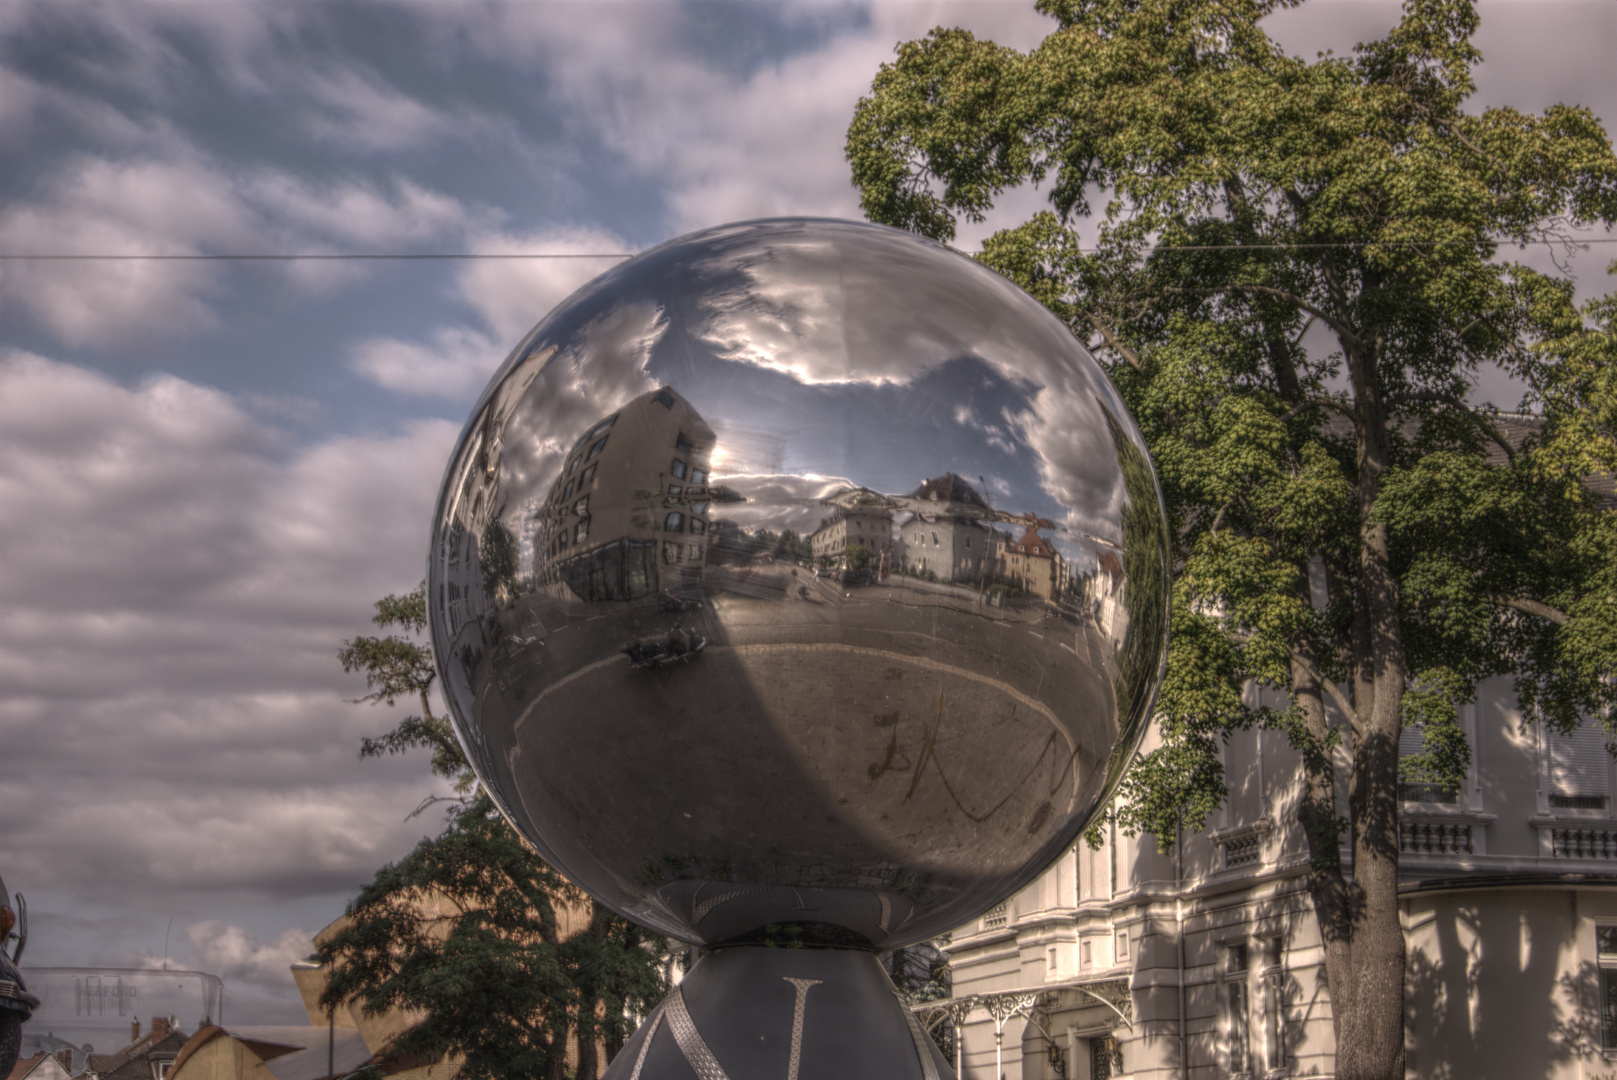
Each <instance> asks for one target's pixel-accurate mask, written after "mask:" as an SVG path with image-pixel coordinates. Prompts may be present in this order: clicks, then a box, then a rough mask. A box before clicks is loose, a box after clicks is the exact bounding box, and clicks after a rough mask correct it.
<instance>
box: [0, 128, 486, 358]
mask: <svg viewBox="0 0 1617 1080" xmlns="http://www.w3.org/2000/svg"><path fill="white" fill-rule="evenodd" d="M474 217H475V215H474V214H473V213H472V212H471V211H469V210H467V209H466V208H464V207H463V206H461V204H460V203H458V202H457V201H456V200H454V199H451V198H449V197H447V196H444V195H440V194H436V193H434V192H430V191H427V190H425V189H424V188H422V187H420V186H419V185H415V184H412V183H409V182H398V183H386V184H384V183H373V182H365V181H355V180H350V181H344V182H341V183H316V182H314V181H311V180H308V179H306V178H302V177H298V176H296V175H293V174H291V173H289V172H286V171H283V170H279V169H249V170H240V169H231V168H227V167H225V166H224V165H222V164H220V163H218V162H214V161H210V160H207V159H205V158H203V157H201V156H199V155H197V154H195V153H193V152H190V151H189V150H187V149H186V148H184V147H183V146H177V147H175V148H174V153H173V154H171V155H169V156H166V157H161V158H159V157H153V156H143V157H139V158H127V159H118V158H110V157H95V156H90V157H84V158H80V159H78V160H75V161H72V162H70V163H68V164H65V165H64V166H63V167H62V168H61V169H60V170H59V172H58V175H57V176H56V177H55V180H54V182H53V183H52V184H51V185H50V186H49V188H48V190H47V193H46V194H44V195H42V196H41V197H39V198H36V199H34V200H32V201H20V202H17V203H14V204H13V205H11V206H9V207H7V208H6V209H4V210H3V211H0V250H4V251H6V252H7V253H12V254H55V255H83V256H91V255H169V256H195V255H205V254H221V253H229V254H234V253H248V254H287V253H305V252H314V253H319V252H327V251H375V250H397V249H398V247H399V246H400V245H406V244H409V243H412V242H424V241H430V240H433V239H435V238H441V237H446V236H453V235H455V234H456V233H458V232H460V231H462V230H463V229H464V228H465V227H466V226H467V225H469V224H470V223H471V222H472V221H473V219H474ZM278 268H279V269H280V271H281V272H282V273H283V274H286V275H287V276H288V277H289V279H290V280H292V281H294V282H296V283H302V284H304V285H305V286H308V287H322V286H329V285H331V284H333V283H335V282H336V281H338V280H342V279H350V280H351V279H352V278H353V277H354V276H355V275H356V274H358V273H360V272H361V271H359V270H357V269H356V268H355V267H354V266H345V267H342V268H341V269H337V268H335V267H333V266H332V265H331V264H327V263H310V264H303V263H289V264H278ZM334 271H335V272H336V275H337V276H334ZM231 273H232V269H231V268H230V266H229V264H223V263H208V262H197V261H179V262H152V261H113V260H108V261H99V260H94V259H91V260H82V261H66V262H63V261H55V262H52V261H29V262H7V263H4V264H0V295H3V296H4V297H5V299H6V301H7V303H8V304H10V305H13V306H15V307H17V308H20V309H22V310H23V311H26V312H28V313H29V314H31V315H32V316H33V317H34V319H36V320H37V321H38V322H39V323H40V324H42V325H43V326H44V327H45V328H46V329H47V330H49V331H50V332H51V333H52V334H54V335H55V336H56V338H57V339H58V340H60V341H62V342H63V343H65V344H67V345H71V346H75V347H82V346H89V347H92V348H97V349H108V348H112V347H114V346H120V345H126V344H128V343H130V342H131V341H152V340H172V339H176V338H182V337H185V336H187V335H189V334H192V333H195V332H198V331H201V330H206V329H209V328H212V327H214V326H216V325H217V324H218V322H219V316H218V314H217V305H219V304H220V303H222V302H224V301H225V300H227V299H229V298H231V295H232V290H231Z"/></svg>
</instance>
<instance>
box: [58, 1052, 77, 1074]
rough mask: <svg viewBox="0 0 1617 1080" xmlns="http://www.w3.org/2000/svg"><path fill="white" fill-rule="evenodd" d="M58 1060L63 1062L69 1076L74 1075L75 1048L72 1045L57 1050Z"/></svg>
mask: <svg viewBox="0 0 1617 1080" xmlns="http://www.w3.org/2000/svg"><path fill="white" fill-rule="evenodd" d="M56 1060H57V1061H60V1062H61V1063H62V1068H63V1069H65V1070H66V1071H67V1074H68V1075H69V1076H72V1075H73V1048H72V1047H71V1046H64V1047H62V1048H61V1049H60V1050H58V1051H56Z"/></svg>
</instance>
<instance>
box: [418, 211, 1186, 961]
mask: <svg viewBox="0 0 1617 1080" xmlns="http://www.w3.org/2000/svg"><path fill="white" fill-rule="evenodd" d="M1166 553H1167V527H1166V524H1165V518H1164V516H1163V512H1162V505H1161V500H1160V497H1159V494H1158V491H1157V487H1156V480H1155V477H1154V475H1153V473H1152V470H1151V465H1150V462H1149V460H1148V458H1147V456H1146V453H1145V449H1144V444H1143V442H1142V440H1141V438H1140V434H1139V431H1138V430H1137V429H1136V427H1135V425H1134V423H1133V421H1132V420H1131V419H1130V417H1129V415H1128V413H1127V411H1126V410H1125V409H1124V407H1123V405H1122V403H1121V401H1120V400H1119V398H1118V395H1117V393H1116V391H1115V390H1114V388H1113V387H1112V385H1111V384H1110V383H1109V382H1108V380H1107V379H1106V377H1105V375H1104V374H1103V373H1102V371H1101V369H1100V368H1099V366H1097V365H1096V363H1095V361H1094V359H1093V358H1091V357H1090V355H1089V354H1088V353H1087V352H1086V351H1085V350H1084V349H1083V347H1082V346H1081V345H1080V344H1079V343H1078V342H1077V341H1076V340H1075V339H1074V338H1073V336H1072V334H1071V333H1070V332H1069V331H1068V330H1067V328H1066V327H1065V326H1063V325H1062V323H1061V322H1060V321H1059V320H1057V319H1056V318H1055V317H1054V316H1052V315H1051V314H1050V313H1049V312H1048V311H1046V310H1045V309H1044V308H1043V307H1041V306H1040V305H1039V304H1038V303H1037V302H1036V301H1034V300H1033V299H1032V298H1031V297H1029V296H1028V295H1027V294H1026V293H1024V292H1022V291H1021V290H1020V289H1018V288H1016V287H1015V286H1014V285H1012V284H1011V283H1009V282H1008V281H1006V280H1005V279H1004V278H1002V277H1000V276H999V275H997V274H995V273H993V272H992V271H989V270H987V269H985V268H984V267H982V266H981V265H979V264H978V263H976V262H974V261H972V260H971V259H969V258H966V257H965V256H962V255H960V254H958V253H956V252H953V251H950V250H949V249H948V248H945V247H942V246H940V245H938V244H934V243H932V242H930V241H927V240H923V239H920V238H918V237H915V236H913V235H910V234H908V233H904V232H899V231H896V230H893V229H887V228H883V227H880V226H874V225H865V224H859V223H853V222H842V221H825V220H803V219H783V220H771V221H754V222H745V223H742V224H737V225H728V226H724V227H721V228H716V229H709V230H707V231H704V232H700V233H696V234H693V235H691V236H686V237H683V238H681V239H678V240H674V241H671V242H670V243H667V244H664V245H662V246H661V247H658V248H655V249H653V250H651V251H648V252H646V253H644V254H642V255H640V256H638V257H636V258H635V259H633V260H631V261H628V262H625V263H623V264H621V265H620V266H618V267H617V268H615V269H613V270H611V271H610V272H608V273H606V274H603V275H602V276H600V277H599V278H597V279H595V280H594V281H593V282H591V283H590V284H589V285H587V286H585V287H584V288H582V289H580V290H579V291H578V292H577V293H575V294H574V295H573V296H572V297H570V298H569V299H568V300H567V301H566V302H564V303H563V304H561V305H560V306H559V307H557V308H556V309H555V310H553V311H552V312H551V313H550V314H549V315H548V316H547V317H546V318H545V319H544V321H543V322H541V323H540V324H539V325H538V327H536V328H535V329H534V330H533V332H532V333H530V334H529V335H528V337H527V338H526V339H525V340H524V341H523V342H522V344H521V345H519V346H518V347H517V349H516V350H515V351H514V352H513V353H512V354H511V356H510V358H509V359H507V360H506V362H505V364H504V366H503V367H502V368H501V369H500V371H499V373H498V374H497V375H496V376H495V377H494V379H493V381H492V382H491V383H490V384H489V386H488V388H487V389H486V390H485V391H484V392H483V395H482V398H481V399H480V401H479V402H478V405H477V407H476V409H475V411H474V413H473V415H472V418H471V420H470V422H469V423H468V424H467V426H466V430H465V432H464V434H463V435H462V437H461V440H460V443H459V446H458V447H457V449H456V451H455V453H454V456H453V458H452V459H451V461H450V465H449V468H448V471H447V474H446V476H445V479H444V485H443V490H442V492H441V494H440V497H439V502H438V508H437V513H436V518H435V520H434V527H433V538H432V554H431V558H430V566H429V572H428V602H429V608H430V625H431V630H432V638H433V646H434V649H435V651H436V655H437V661H438V668H439V671H440V672H441V675H442V685H443V688H444V692H445V696H446V697H447V699H448V702H449V706H450V710H451V712H452V714H453V717H454V721H455V724H456V727H457V730H458V731H459V734H460V738H461V741H462V742H463V744H464V745H465V747H466V750H467V753H468V754H469V756H470V758H471V760H472V763H473V765H474V766H475V768H476V770H477V773H478V775H479V776H480V777H481V779H482V781H483V784H484V786H485V787H486V788H487V789H488V791H489V792H490V793H491V794H492V796H493V797H494V799H495V801H496V802H497V803H498V804H499V806H500V808H501V809H502V811H503V812H504V813H505V814H506V815H508V816H509V818H510V820H511V821H512V823H513V824H514V825H515V826H516V827H517V828H518V829H519V830H521V832H522V833H523V834H524V835H525V836H526V837H527V838H528V839H529V840H530V841H531V842H532V843H533V844H534V846H535V847H536V848H537V849H538V850H539V852H540V853H541V854H543V855H544V857H545V858H546V859H548V860H549V861H550V862H552V863H553V864H554V865H555V866H556V867H557V868H558V869H559V870H561V871H562V872H563V873H564V874H566V875H567V876H568V877H570V878H571V879H572V880H574V881H576V882H578V883H579V884H580V885H582V886H583V887H584V888H586V889H588V890H589V891H590V892H591V893H592V894H594V895H595V897H596V898H597V899H599V900H600V901H602V902H604V903H605V904H607V905H608V906H610V907H612V908H614V909H615V910H617V911H619V912H621V913H622V914H624V915H627V916H628V917H630V918H632V919H635V920H637V921H639V922H641V923H643V924H645V925H647V926H649V927H652V928H654V929H656V930H658V931H660V932H662V933H666V934H669V935H671V936H673V937H676V938H680V939H682V940H685V941H690V942H696V943H699V944H704V945H712V944H717V943H724V942H748V941H780V942H788V941H802V942H806V943H821V944H848V945H860V946H867V947H868V946H874V947H878V948H891V947H895V946H898V945H903V944H906V943H910V942H915V941H919V940H923V939H925V938H929V937H932V936H935V935H937V934H939V933H942V932H944V931H946V930H948V929H950V928H952V927H955V926H958V925H960V924H961V923H963V922H965V921H967V920H968V919H970V918H972V917H974V916H976V915H978V914H980V913H982V912H983V911H985V910H987V909H988V908H990V907H992V906H993V905H994V904H996V903H998V902H999V901H1001V900H1003V899H1004V898H1005V897H1007V896H1009V895H1010V894H1011V893H1012V892H1013V891H1015V890H1016V889H1017V888H1019V887H1021V886H1022V885H1024V884H1026V883H1027V882H1028V881H1029V880H1031V879H1032V878H1033V877H1034V876H1035V875H1036V874H1037V873H1038V872H1039V871H1040V870H1041V869H1043V867H1045V866H1046V865H1047V864H1048V863H1049V862H1050V861H1051V860H1052V859H1054V858H1055V857H1056V856H1058V855H1059V854H1060V853H1061V851H1062V850H1063V848H1065V847H1066V846H1068V845H1070V844H1072V843H1073V841H1074V838H1075V837H1076V836H1077V834H1078V833H1079V832H1080V831H1081V830H1082V829H1083V828H1084V827H1085V825H1086V824H1087V823H1088V822H1090V821H1091V820H1092V819H1093V818H1094V816H1095V815H1096V813H1097V812H1098V811H1099V809H1100V807H1101V806H1102V805H1103V804H1104V802H1105V800H1106V798H1107V797H1108V796H1109V794H1110V792H1111V790H1112V789H1113V788H1114V786H1115V785H1116V783H1117V780H1118V778H1119V777H1120V775H1121V773H1122V771H1123V768H1124V766H1125V765H1126V764H1127V762H1128V760H1129V759H1130V757H1131V756H1132V754H1133V753H1134V750H1135V748H1136V747H1137V746H1138V744H1139V741H1140V738H1141V736H1142V734H1143V732H1144V729H1145V724H1146V720H1147V717H1148V715H1149V712H1150V705H1151V700H1152V696H1153V694H1154V692H1155V690H1156V686H1157V684H1158V681H1159V680H1160V677H1161V671H1162V663H1163V656H1164V651H1165V646H1166V639H1167V582H1168V574H1167V563H1166V558H1167V554H1166Z"/></svg>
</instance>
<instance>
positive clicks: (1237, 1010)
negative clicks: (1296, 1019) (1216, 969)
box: [1221, 941, 1252, 1076]
mask: <svg viewBox="0 0 1617 1080" xmlns="http://www.w3.org/2000/svg"><path fill="white" fill-rule="evenodd" d="M1222 989H1223V991H1224V993H1223V994H1222V995H1221V996H1222V997H1223V999H1224V1002H1223V1004H1224V1038H1225V1042H1226V1045H1227V1046H1228V1047H1229V1060H1230V1075H1231V1076H1250V1075H1251V1073H1252V1032H1251V1029H1250V1019H1251V1009H1252V1005H1251V1001H1250V999H1249V997H1248V995H1247V955H1246V942H1244V941H1241V942H1235V943H1234V944H1231V945H1226V946H1225V947H1224V977H1223V987H1222Z"/></svg>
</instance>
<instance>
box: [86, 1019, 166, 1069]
mask: <svg viewBox="0 0 1617 1080" xmlns="http://www.w3.org/2000/svg"><path fill="white" fill-rule="evenodd" d="M190 1040H191V1036H189V1035H187V1034H186V1033H185V1032H183V1031H180V1030H179V1029H177V1028H175V1029H170V1031H169V1032H168V1034H166V1035H164V1036H163V1037H162V1038H161V1039H158V1040H157V1041H156V1042H153V1041H152V1035H151V1032H147V1033H146V1034H145V1035H143V1036H141V1037H140V1038H139V1039H136V1040H135V1041H134V1042H133V1043H130V1044H129V1045H128V1046H126V1047H124V1048H123V1049H122V1050H120V1051H118V1053H116V1054H113V1055H110V1056H111V1057H112V1058H113V1061H111V1062H108V1063H106V1066H105V1067H98V1066H97V1064H96V1059H97V1058H104V1057H107V1056H109V1055H103V1054H91V1055H90V1068H91V1069H92V1070H94V1071H95V1072H96V1074H97V1075H99V1076H100V1077H101V1078H102V1080H152V1067H151V1061H152V1059H153V1058H155V1059H157V1060H159V1061H165V1060H167V1061H172V1060H174V1058H175V1055H177V1054H178V1053H179V1052H180V1051H181V1050H182V1049H183V1048H184V1047H185V1044H186V1043H188V1042H190Z"/></svg>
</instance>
